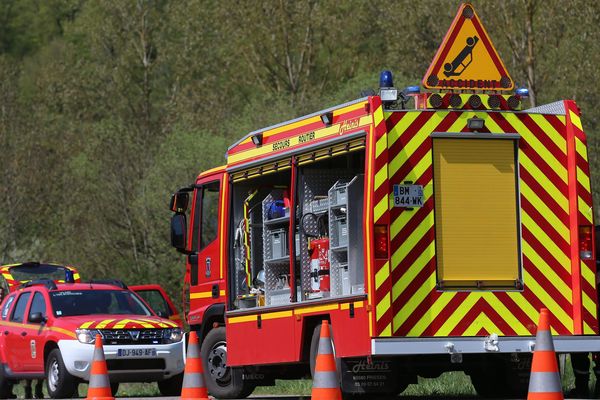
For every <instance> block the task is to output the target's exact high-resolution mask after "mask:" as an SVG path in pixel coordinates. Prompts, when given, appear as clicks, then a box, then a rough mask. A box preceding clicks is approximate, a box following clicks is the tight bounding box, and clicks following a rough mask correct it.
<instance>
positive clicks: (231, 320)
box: [227, 315, 257, 324]
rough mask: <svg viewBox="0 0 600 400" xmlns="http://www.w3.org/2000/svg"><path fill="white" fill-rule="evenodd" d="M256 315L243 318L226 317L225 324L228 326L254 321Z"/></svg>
mask: <svg viewBox="0 0 600 400" xmlns="http://www.w3.org/2000/svg"><path fill="white" fill-rule="evenodd" d="M256 317H257V316H256V315H244V316H243V317H228V318H227V322H229V323H230V324H238V323H240V322H251V321H256Z"/></svg>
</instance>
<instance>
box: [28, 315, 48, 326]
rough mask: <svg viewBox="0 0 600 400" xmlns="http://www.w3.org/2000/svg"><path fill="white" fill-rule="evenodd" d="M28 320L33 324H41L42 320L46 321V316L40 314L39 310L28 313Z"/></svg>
mask: <svg viewBox="0 0 600 400" xmlns="http://www.w3.org/2000/svg"><path fill="white" fill-rule="evenodd" d="M29 322H31V323H34V324H41V323H42V322H46V318H45V317H44V316H43V315H42V313H41V312H34V313H33V314H31V315H29Z"/></svg>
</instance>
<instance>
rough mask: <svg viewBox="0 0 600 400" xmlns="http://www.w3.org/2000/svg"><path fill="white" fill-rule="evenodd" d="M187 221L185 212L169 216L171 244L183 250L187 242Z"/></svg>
mask: <svg viewBox="0 0 600 400" xmlns="http://www.w3.org/2000/svg"><path fill="white" fill-rule="evenodd" d="M186 232H187V221H186V218H185V214H179V213H178V214H175V215H173V216H172V217H171V246H173V247H175V248H176V249H177V250H179V251H182V252H185V246H186V244H187V235H186Z"/></svg>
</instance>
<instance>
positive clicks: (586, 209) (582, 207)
mask: <svg viewBox="0 0 600 400" xmlns="http://www.w3.org/2000/svg"><path fill="white" fill-rule="evenodd" d="M577 204H578V207H579V211H581V214H582V215H583V216H584V217H585V219H587V220H588V222H589V223H590V224H591V223H592V205H591V204H587V203H586V202H585V201H583V199H582V198H581V197H579V196H577Z"/></svg>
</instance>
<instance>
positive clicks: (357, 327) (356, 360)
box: [171, 4, 600, 398]
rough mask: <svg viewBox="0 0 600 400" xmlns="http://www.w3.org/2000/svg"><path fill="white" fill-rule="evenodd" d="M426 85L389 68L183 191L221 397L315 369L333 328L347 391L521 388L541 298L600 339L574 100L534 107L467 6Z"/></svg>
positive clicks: (205, 342) (207, 358)
mask: <svg viewBox="0 0 600 400" xmlns="http://www.w3.org/2000/svg"><path fill="white" fill-rule="evenodd" d="M469 38H477V40H475V39H472V40H471V41H470V42H469V40H468V39H469ZM465 43H467V44H469V43H471V45H470V46H469V48H468V52H469V54H467V55H464V57H463V56H461V54H462V53H461V52H464V51H465ZM467 56H468V60H469V62H468V63H467V62H464V61H460V60H462V59H463V58H465V59H466V58H467ZM455 60H459V61H460V68H453V72H452V74H444V71H446V72H447V68H446V67H445V66H446V65H450V66H451V67H452V65H453V62H454V61H455ZM457 63H458V61H457ZM457 65H459V64H457ZM423 87H424V88H425V89H429V90H428V91H427V92H421V91H420V88H419V87H416V88H415V87H410V88H406V89H404V90H399V89H397V88H395V87H394V85H393V79H392V75H391V73H390V72H389V71H384V73H382V75H381V79H380V90H379V94H378V95H374V96H369V97H365V98H361V99H358V100H355V101H352V102H349V103H346V104H341V105H338V106H335V107H332V108H328V109H325V110H322V111H319V112H316V113H313V114H310V115H307V116H304V117H300V118H298V119H295V120H291V121H286V122H283V123H281V124H277V125H274V126H271V127H268V128H264V129H259V130H256V131H254V132H251V133H249V134H247V135H245V136H244V137H243V138H242V139H240V140H239V141H238V142H236V143H234V144H233V145H232V146H231V147H230V148H229V150H228V152H227V164H226V165H225V166H222V167H218V168H215V169H213V170H210V171H206V172H204V173H202V174H200V175H199V176H198V178H197V179H196V180H195V181H194V183H193V184H191V185H190V186H188V187H185V188H181V189H179V190H178V191H177V192H176V193H175V194H174V195H173V198H172V201H171V210H172V211H173V212H174V215H173V217H172V220H171V240H172V244H173V246H174V247H176V248H177V249H178V250H179V251H181V252H183V253H185V254H186V255H187V263H186V273H185V285H184V291H185V298H186V299H187V304H186V306H185V313H184V314H185V317H186V319H187V322H188V323H189V325H190V328H191V329H193V330H197V331H198V332H199V334H200V337H201V340H202V345H201V356H202V360H203V362H204V363H205V371H206V372H207V378H208V379H207V386H208V389H209V391H210V392H211V393H212V394H213V395H215V396H216V397H219V398H233V397H244V396H247V395H248V394H250V393H251V392H252V390H253V389H254V387H255V386H256V385H267V384H272V383H273V382H274V379H275V378H296V377H300V376H303V375H306V374H307V373H309V372H310V371H311V369H312V368H311V367H312V366H313V365H314V359H315V354H316V346H317V342H318V332H319V328H320V325H321V322H322V321H323V320H328V321H329V322H330V324H331V327H332V332H333V342H334V348H335V356H336V357H337V359H338V360H339V361H340V362H339V372H340V383H341V386H342V390H343V392H345V393H388V394H396V393H400V392H402V391H403V390H404V389H405V388H406V386H407V385H408V384H409V383H411V382H416V378H417V376H419V375H420V376H425V377H434V376H437V375H439V374H440V373H442V372H444V371H449V370H462V371H465V372H466V373H467V374H469V375H470V377H471V380H472V382H473V384H474V386H475V388H476V390H477V391H478V392H479V393H480V394H482V395H486V394H493V395H496V396H498V395H501V394H507V395H522V394H523V393H524V392H525V391H526V390H527V382H528V378H529V370H530V363H531V355H532V350H533V347H534V344H535V332H536V324H537V321H538V318H539V312H540V309H541V308H547V309H548V310H549V311H550V313H551V315H552V316H551V328H552V331H553V334H554V335H555V336H554V341H555V347H556V348H557V351H559V352H587V351H592V350H594V349H598V348H599V346H600V340H599V337H598V316H597V288H596V266H595V250H594V246H593V243H594V229H593V226H594V216H593V212H592V196H591V189H590V178H589V176H590V172H589V163H588V158H587V145H586V137H585V134H584V132H583V128H582V123H581V119H580V110H579V108H578V107H577V105H576V104H575V102H574V101H571V100H564V101H557V102H554V103H551V104H548V105H544V106H539V107H535V108H530V109H525V110H524V109H523V100H524V97H525V96H526V90H522V89H521V90H516V91H515V89H514V84H513V82H512V79H511V78H510V76H509V75H508V72H507V71H506V69H505V68H504V65H503V64H502V61H501V60H500V58H499V56H498V54H497V53H496V51H495V50H494V48H493V45H492V44H491V41H490V39H489V38H488V37H487V33H486V32H485V30H484V29H483V27H482V25H481V22H480V21H479V18H478V16H477V14H476V13H475V11H474V9H473V7H472V6H471V5H470V4H463V5H462V6H461V7H460V9H459V11H458V14H457V16H456V18H455V20H454V22H453V24H452V26H451V28H450V31H449V32H448V35H447V36H446V38H445V39H444V43H443V44H442V46H441V47H440V50H438V53H437V54H436V57H435V58H434V61H433V63H432V65H431V67H430V69H429V70H428V71H427V74H426V76H425V78H424V80H423ZM188 203H190V204H189V207H188Z"/></svg>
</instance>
